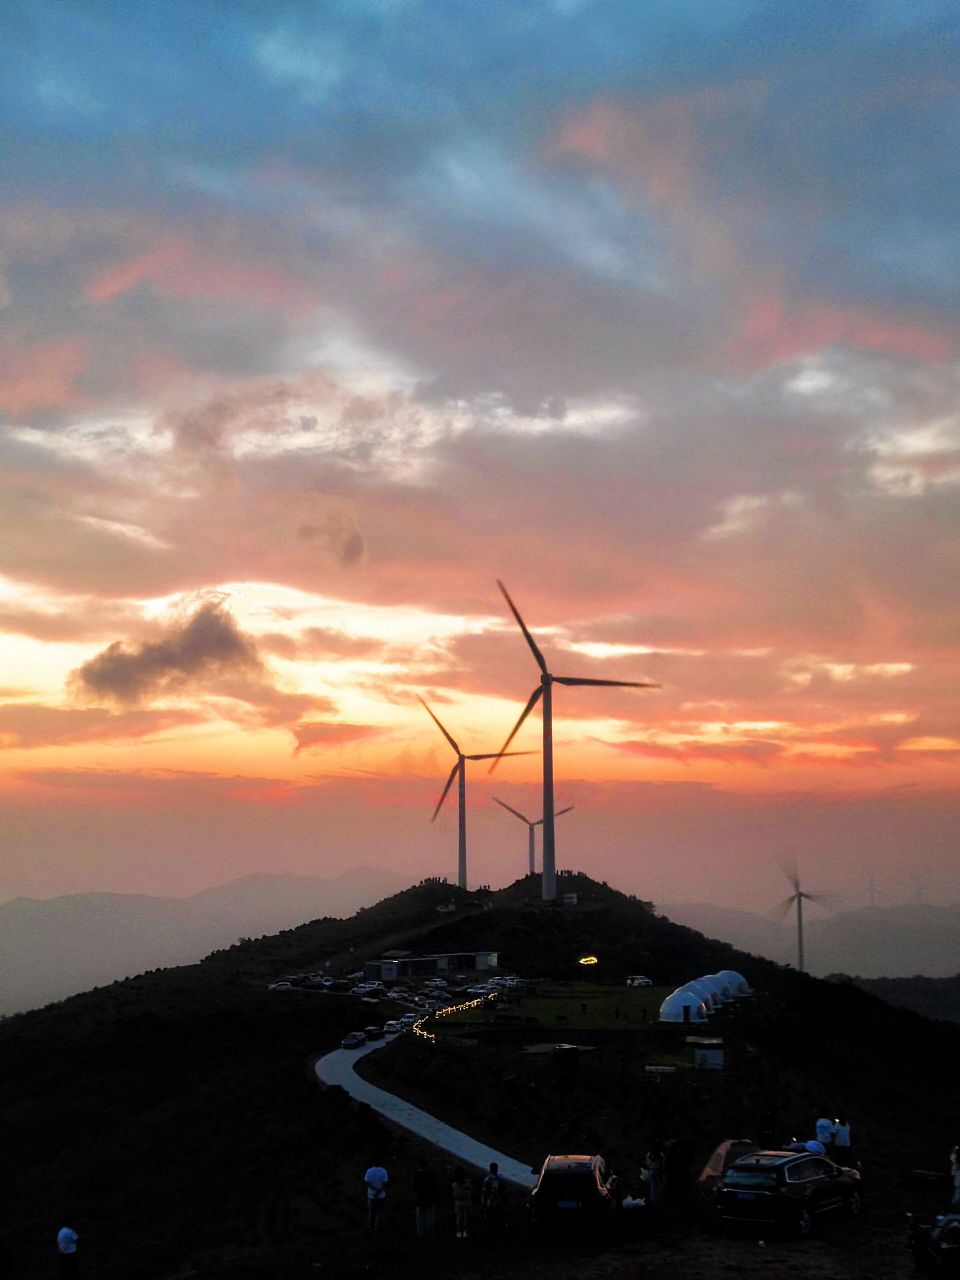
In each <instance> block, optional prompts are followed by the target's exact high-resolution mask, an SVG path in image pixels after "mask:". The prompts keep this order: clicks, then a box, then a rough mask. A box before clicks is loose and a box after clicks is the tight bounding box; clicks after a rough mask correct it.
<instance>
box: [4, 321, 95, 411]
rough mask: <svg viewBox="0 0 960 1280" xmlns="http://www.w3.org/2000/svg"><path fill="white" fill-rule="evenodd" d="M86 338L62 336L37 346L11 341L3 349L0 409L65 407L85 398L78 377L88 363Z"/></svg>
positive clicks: (24, 409)
mask: <svg viewBox="0 0 960 1280" xmlns="http://www.w3.org/2000/svg"><path fill="white" fill-rule="evenodd" d="M87 363H88V357H87V347H86V343H85V342H84V340H83V338H81V337H70V338H58V339H55V340H54V341H52V342H43V343H39V344H37V345H35V346H27V345H24V344H18V343H10V344H9V345H8V346H6V347H5V348H4V349H2V350H0V411H5V412H7V413H29V412H30V411H32V410H34V409H62V408H67V407H69V406H74V405H78V404H80V403H81V401H82V398H81V396H80V395H79V394H78V392H77V390H76V387H75V385H74V381H75V379H76V377H77V375H78V374H80V373H82V372H83V370H84V369H85V368H86V367H87Z"/></svg>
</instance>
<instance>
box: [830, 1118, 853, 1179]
mask: <svg viewBox="0 0 960 1280" xmlns="http://www.w3.org/2000/svg"><path fill="white" fill-rule="evenodd" d="M851 1147H852V1143H851V1140H850V1121H849V1120H848V1119H847V1116H846V1112H843V1111H841V1113H840V1114H839V1115H838V1116H837V1118H836V1120H834V1122H833V1158H834V1160H836V1162H837V1164H839V1165H843V1167H844V1168H845V1169H849V1168H850V1166H851V1165H852V1163H853V1152H852V1150H851Z"/></svg>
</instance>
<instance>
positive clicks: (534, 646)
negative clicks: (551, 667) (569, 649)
mask: <svg viewBox="0 0 960 1280" xmlns="http://www.w3.org/2000/svg"><path fill="white" fill-rule="evenodd" d="M497 586H498V587H499V588H500V590H501V591H502V592H503V598H504V600H506V602H507V604H508V605H509V606H510V612H511V613H512V614H513V616H514V617H515V618H516V620H517V625H518V626H519V628H520V630H521V631H522V632H523V635H524V638H525V639H526V642H527V644H528V645H529V646H530V648H531V650H532V651H533V656H534V657H535V658H536V660H537V666H538V667H539V668H540V670H541V671H542V672H543V674H544V675H546V674H547V663H546V660H545V659H544V656H543V654H542V653H541V652H540V650H539V649H538V648H537V642H536V640H534V638H533V636H532V635H531V634H530V632H529V631H528V630H527V624H526V623H525V622H524V620H523V619H522V618H521V617H520V610H519V609H518V608H517V606H516V605H515V604H514V603H513V601H512V600H511V599H510V592H509V591H508V590H507V588H506V587H505V586H504V585H503V583H502V582H501V581H500V579H499V578H498V579H497Z"/></svg>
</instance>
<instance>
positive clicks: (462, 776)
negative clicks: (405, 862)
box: [420, 698, 530, 889]
mask: <svg viewBox="0 0 960 1280" xmlns="http://www.w3.org/2000/svg"><path fill="white" fill-rule="evenodd" d="M420 701H421V702H422V703H423V706H424V709H425V710H426V712H427V715H428V716H429V717H430V719H431V720H432V721H433V722H434V724H435V725H436V726H437V728H438V729H439V730H440V732H441V733H442V734H443V736H444V737H445V738H446V740H447V741H448V742H449V743H450V745H451V747H453V749H454V751H455V752H456V753H457V763H456V764H455V765H454V766H453V768H452V769H451V770H450V776H449V778H447V785H446V786H445V787H444V788H443V791H442V792H441V793H440V799H439V800H438V801H437V807H436V808H435V809H434V811H433V817H432V818H431V819H430V821H431V822H435V821H436V818H437V814H438V813H439V812H440V809H441V808H442V806H443V802H444V800H446V798H447V792H448V791H449V790H450V788H451V786H452V785H453V780H454V778H457V780H458V787H457V794H458V799H459V802H460V816H459V832H458V843H457V848H458V857H457V884H458V885H459V886H460V888H461V889H465V888H466V887H467V761H468V760H493V761H494V763H496V761H497V760H499V759H500V757H501V756H503V755H509V756H528V755H529V754H530V752H529V751H488V752H486V753H484V754H483V755H472V756H468V755H464V753H463V752H462V751H461V750H460V747H459V746H458V745H457V743H456V741H455V740H454V739H453V738H452V737H451V735H450V734H449V733H447V731H446V729H445V728H444V727H443V725H442V724H441V723H440V721H439V720H438V719H437V717H436V716H435V715H434V714H433V712H432V711H431V710H430V708H429V707H428V706H427V704H426V703H425V702H424V701H423V699H422V698H421V699H420Z"/></svg>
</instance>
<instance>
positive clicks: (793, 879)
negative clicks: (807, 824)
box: [777, 866, 829, 973]
mask: <svg viewBox="0 0 960 1280" xmlns="http://www.w3.org/2000/svg"><path fill="white" fill-rule="evenodd" d="M784 874H785V875H786V877H787V879H788V880H789V881H790V883H791V884H792V885H793V893H791V895H790V897H789V898H785V899H784V900H783V902H781V903H780V906H779V907H778V908H777V910H778V912H779V913H780V919H781V920H786V918H787V915H788V914H789V912H790V908H791V907H792V906H793V905H794V903H796V905H797V971H798V972H799V973H806V969H805V968H804V967H803V904H804V903H805V902H815V903H816V904H817V906H818V907H826V906H828V905H829V904H828V903H827V901H826V900H825V899H824V898H823V897H822V896H821V895H820V894H818V893H807V891H806V889H801V888H800V872H799V871H798V870H797V868H796V866H794V867H790V868H786V867H785V868H784Z"/></svg>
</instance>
